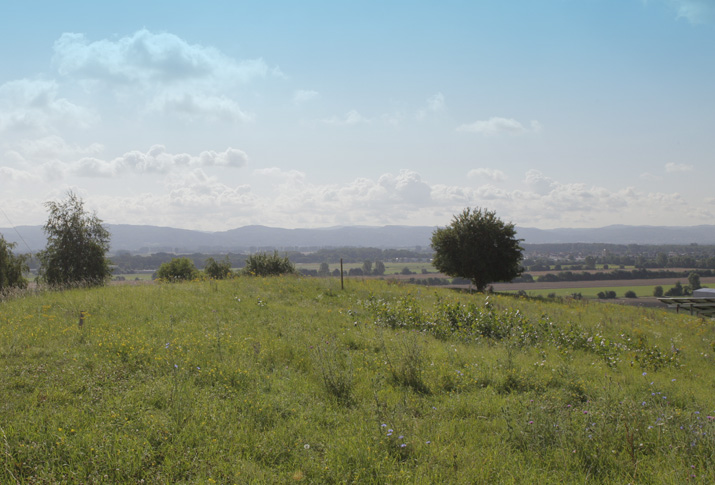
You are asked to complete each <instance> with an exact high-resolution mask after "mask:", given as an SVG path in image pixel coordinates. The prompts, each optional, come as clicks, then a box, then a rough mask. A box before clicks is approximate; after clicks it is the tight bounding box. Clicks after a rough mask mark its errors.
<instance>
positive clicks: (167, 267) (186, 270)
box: [156, 258, 199, 282]
mask: <svg viewBox="0 0 715 485" xmlns="http://www.w3.org/2000/svg"><path fill="white" fill-rule="evenodd" d="M198 275H199V271H198V270H197V269H196V266H194V262H193V261H191V260H190V259H189V258H173V259H172V260H171V261H169V262H168V263H162V264H161V266H159V269H158V270H157V271H156V277H157V278H158V279H160V280H163V281H170V282H177V281H188V280H193V279H194V278H196V277H198Z"/></svg>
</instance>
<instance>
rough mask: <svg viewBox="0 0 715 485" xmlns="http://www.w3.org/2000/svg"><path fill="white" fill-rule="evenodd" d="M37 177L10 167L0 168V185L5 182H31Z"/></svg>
mask: <svg viewBox="0 0 715 485" xmlns="http://www.w3.org/2000/svg"><path fill="white" fill-rule="evenodd" d="M35 180H37V177H36V176H35V175H33V174H31V173H30V172H26V171H24V170H16V169H14V168H12V167H0V184H2V183H6V182H32V181H35Z"/></svg>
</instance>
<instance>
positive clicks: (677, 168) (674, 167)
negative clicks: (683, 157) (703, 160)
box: [665, 162, 693, 173]
mask: <svg viewBox="0 0 715 485" xmlns="http://www.w3.org/2000/svg"><path fill="white" fill-rule="evenodd" d="M692 170H693V166H692V165H686V164H684V163H674V162H668V163H666V164H665V171H666V172H668V173H673V172H692Z"/></svg>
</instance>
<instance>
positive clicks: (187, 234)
mask: <svg viewBox="0 0 715 485" xmlns="http://www.w3.org/2000/svg"><path fill="white" fill-rule="evenodd" d="M106 227H107V229H109V231H110V233H111V234H112V239H111V246H112V247H111V250H112V252H116V251H120V250H126V251H131V252H139V253H155V252H160V251H165V252H177V253H185V252H228V251H231V252H241V251H246V250H257V249H277V250H281V251H283V250H293V249H303V250H310V249H318V248H326V247H344V246H354V247H375V248H382V249H387V248H415V247H419V246H421V247H423V248H427V247H429V245H430V237H431V235H432V232H433V231H434V229H435V228H434V227H431V226H381V227H376V226H346V227H329V228H321V229H280V228H275V227H265V226H245V227H240V228H237V229H231V230H229V231H221V232H204V231H192V230H188V229H175V228H171V227H158V226H135V225H129V224H107V225H106ZM0 234H2V235H3V236H4V237H5V239H6V240H7V241H9V242H16V243H17V244H18V246H17V248H16V250H18V251H20V252H27V251H28V250H30V251H32V252H35V251H39V250H41V249H43V248H44V246H45V242H46V238H45V235H44V233H43V232H42V227H41V226H18V227H15V228H0ZM517 236H518V237H519V238H521V239H524V243H525V244H559V243H610V244H692V243H696V244H715V225H702V226H684V227H673V226H670V227H667V226H623V225H613V226H606V227H600V228H594V229H535V228H529V227H517Z"/></svg>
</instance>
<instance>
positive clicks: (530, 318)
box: [0, 277, 715, 484]
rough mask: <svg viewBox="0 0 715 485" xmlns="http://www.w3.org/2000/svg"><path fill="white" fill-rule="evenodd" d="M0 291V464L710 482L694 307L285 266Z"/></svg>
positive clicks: (314, 479)
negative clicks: (303, 272)
mask: <svg viewBox="0 0 715 485" xmlns="http://www.w3.org/2000/svg"><path fill="white" fill-rule="evenodd" d="M0 309H1V312H0V367H2V369H3V372H2V373H0V389H2V399H0V483H202V484H203V483H296V482H298V483H300V482H305V483H425V484H428V483H504V482H507V483H535V482H542V483H584V482H594V483H713V482H715V387H714V386H713V379H712V376H713V375H714V372H715V359H714V357H715V328H714V327H713V325H712V321H710V320H708V321H705V320H702V319H699V318H696V317H691V316H689V315H674V314H671V313H668V312H665V311H662V310H659V309H649V308H635V307H624V306H619V305H611V304H595V303H589V302H584V301H565V302H561V303H558V302H548V301H533V300H529V299H525V298H518V297H511V296H500V295H492V296H488V297H487V296H484V295H479V294H475V295H470V294H465V293H460V292H456V291H450V290H447V289H437V288H425V287H416V286H409V285H402V284H398V283H389V282H386V281H380V280H371V279H349V280H347V281H346V287H345V289H344V290H341V289H340V284H339V281H337V280H335V279H328V278H297V277H279V278H251V277H242V278H236V279H232V280H225V281H218V282H216V281H197V282H191V283H183V284H153V285H114V286H108V287H104V288H93V289H74V290H67V291H63V292H50V291H44V292H43V291H40V292H29V293H27V294H25V295H24V296H22V295H19V296H18V295H16V296H14V297H12V298H6V299H5V300H3V301H0ZM80 314H81V315H83V318H82V320H81V322H82V325H80Z"/></svg>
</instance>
